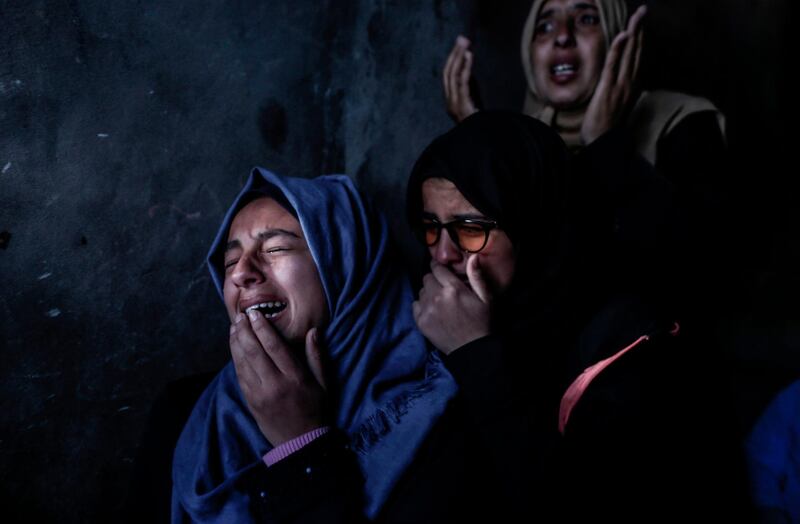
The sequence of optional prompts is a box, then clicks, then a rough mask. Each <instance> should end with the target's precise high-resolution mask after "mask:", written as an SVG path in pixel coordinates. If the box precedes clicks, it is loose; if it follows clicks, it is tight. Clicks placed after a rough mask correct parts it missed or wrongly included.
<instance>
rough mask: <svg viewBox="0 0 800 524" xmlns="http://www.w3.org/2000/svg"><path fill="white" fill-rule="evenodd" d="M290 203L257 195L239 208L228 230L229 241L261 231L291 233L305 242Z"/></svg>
mask: <svg viewBox="0 0 800 524" xmlns="http://www.w3.org/2000/svg"><path fill="white" fill-rule="evenodd" d="M287 206H288V203H284V204H281V203H280V202H279V201H278V200H276V199H275V198H272V197H271V196H268V195H259V194H257V195H255V196H254V198H252V199H250V200H249V201H248V202H246V203H244V204H243V205H240V206H239V210H238V211H237V212H236V214H235V215H234V217H233V220H232V221H231V224H230V227H229V228H228V240H231V239H232V238H234V237H236V236H239V235H242V234H247V233H250V234H253V233H257V232H259V231H270V230H277V231H279V232H280V231H289V232H291V233H292V234H293V235H294V236H297V237H299V238H300V239H302V240H303V241H304V242H305V235H304V234H303V230H302V227H301V225H300V222H299V221H298V219H297V217H296V215H295V214H294V213H292V212H291V211H290V210H292V211H293V209H292V208H291V206H288V209H287Z"/></svg>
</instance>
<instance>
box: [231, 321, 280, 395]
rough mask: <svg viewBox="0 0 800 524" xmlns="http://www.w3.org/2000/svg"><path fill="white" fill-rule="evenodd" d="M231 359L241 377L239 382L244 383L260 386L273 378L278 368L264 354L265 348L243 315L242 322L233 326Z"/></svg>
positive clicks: (238, 375)
mask: <svg viewBox="0 0 800 524" xmlns="http://www.w3.org/2000/svg"><path fill="white" fill-rule="evenodd" d="M229 342H230V349H231V359H232V360H233V365H234V367H235V368H236V375H237V377H239V384H240V385H242V384H243V383H245V384H248V385H251V386H253V387H258V386H260V385H261V384H264V383H268V382H269V381H270V380H273V379H274V377H275V375H276V374H277V373H278V370H277V369H276V368H275V365H274V364H273V363H272V362H271V361H270V360H269V358H268V357H267V356H266V354H264V350H263V349H262V348H261V345H260V344H259V342H258V339H256V337H255V335H254V334H253V333H252V331H251V330H250V329H249V325H248V323H247V320H246V319H244V315H242V320H241V322H238V323H237V324H235V325H233V326H231V335H230V341H229Z"/></svg>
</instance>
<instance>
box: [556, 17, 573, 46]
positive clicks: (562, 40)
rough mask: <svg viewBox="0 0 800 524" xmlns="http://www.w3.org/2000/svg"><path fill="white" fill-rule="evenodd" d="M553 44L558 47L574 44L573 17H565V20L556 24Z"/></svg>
mask: <svg viewBox="0 0 800 524" xmlns="http://www.w3.org/2000/svg"><path fill="white" fill-rule="evenodd" d="M555 42H556V45H557V46H559V47H567V46H571V45H574V44H575V19H574V18H573V17H571V16H570V17H567V18H566V20H560V21H559V22H558V24H556V36H555Z"/></svg>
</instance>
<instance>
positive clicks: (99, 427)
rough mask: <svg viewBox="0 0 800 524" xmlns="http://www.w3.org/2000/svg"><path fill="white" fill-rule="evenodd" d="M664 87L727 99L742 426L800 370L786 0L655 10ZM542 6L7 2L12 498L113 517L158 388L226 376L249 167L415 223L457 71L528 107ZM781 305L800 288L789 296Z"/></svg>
mask: <svg viewBox="0 0 800 524" xmlns="http://www.w3.org/2000/svg"><path fill="white" fill-rule="evenodd" d="M649 5H650V14H649V17H648V20H647V25H646V28H647V48H646V52H645V56H644V66H643V67H644V83H645V85H652V86H660V87H667V88H673V89H679V90H683V91H687V92H690V93H695V94H700V95H703V96H707V97H709V98H711V99H712V100H713V101H714V102H715V103H717V104H718V105H719V106H720V107H721V108H722V109H723V110H724V111H725V112H726V114H727V117H728V124H729V126H728V129H729V142H730V146H731V153H732V158H733V162H732V165H733V166H734V167H733V169H732V171H731V173H730V183H731V187H730V189H731V191H733V192H734V193H735V194H736V195H737V198H738V199H739V202H740V205H739V209H740V210H741V218H742V220H741V222H742V224H741V225H737V227H741V228H742V231H741V242H742V249H741V251H740V253H741V260H737V261H735V263H736V264H737V265H740V266H741V268H742V270H741V275H742V278H741V281H737V282H735V283H732V285H733V286H735V289H736V293H735V296H736V297H737V300H738V302H737V304H736V305H735V306H736V307H735V310H736V312H737V316H736V318H735V319H731V321H730V326H729V328H730V329H729V330H728V332H729V335H730V344H731V352H732V355H734V356H735V360H736V362H738V363H739V364H740V365H741V368H742V369H743V370H747V372H746V373H744V372H743V373H744V375H746V376H745V378H744V379H743V383H745V384H748V385H750V386H752V388H751V389H747V390H746V392H745V393H743V394H742V399H741V402H742V406H743V407H742V413H743V414H742V417H743V420H748V419H749V417H750V416H751V412H755V410H756V409H757V408H758V407H759V406H760V405H761V404H762V403H763V400H764V399H765V398H766V397H768V396H769V395H770V394H771V393H772V392H774V390H775V389H776V388H777V387H778V385H779V384H782V383H783V382H785V380H788V378H791V376H797V375H800V364H799V363H798V361H799V360H800V359H799V358H798V357H797V354H798V348H800V336H798V335H799V333H798V331H799V330H798V329H797V325H798V322H797V320H796V319H797V315H796V313H797V309H798V308H797V305H796V302H797V301H796V299H795V298H794V297H795V296H796V294H795V293H794V291H793V290H797V289H799V288H800V285H799V284H798V281H799V280H800V279H798V276H797V269H796V268H797V265H796V262H797V260H798V256H797V254H798V247H797V241H796V240H795V238H796V229H795V228H794V224H795V221H794V220H793V215H792V213H793V208H794V206H793V205H792V204H793V202H792V200H793V197H792V192H791V191H790V189H791V188H790V187H789V184H787V183H785V178H786V174H785V173H786V171H785V170H783V169H782V168H781V167H780V166H781V165H782V163H783V162H784V161H785V160H787V159H788V158H789V155H790V152H791V145H790V143H789V134H790V125H789V123H790V122H791V121H792V119H790V118H789V116H788V111H789V110H790V109H792V110H793V109H794V102H793V101H791V102H790V99H789V96H790V95H789V93H792V92H794V89H792V88H791V87H790V84H789V76H790V73H789V67H790V66H789V65H790V64H793V63H794V62H796V60H793V59H790V58H789V56H788V50H787V42H788V39H789V30H790V28H789V24H790V22H791V17H790V16H789V8H788V6H789V1H788V0H785V1H783V2H778V1H775V2H763V1H761V2H752V1H746V0H704V1H697V0H683V1H677V0H672V1H670V0H658V1H654V2H650V3H649ZM528 6H529V2H528V1H519V0H516V1H509V2H489V1H477V0H473V1H470V0H462V1H460V2H446V1H444V0H429V1H422V0H403V1H399V0H393V1H392V0H385V1H379V0H373V1H367V0H352V1H349V2H345V1H340V2H335V1H332V0H314V1H308V0H294V1H291V2H289V1H285V2H278V1H255V0H237V1H234V0H229V1H215V2H211V1H205V2H194V3H186V2H176V1H173V0H162V1H159V2H156V1H145V0H133V1H126V2H121V1H118V0H107V1H104V2H100V1H97V0H49V1H36V0H34V1H27V2H23V1H20V0H16V1H7V0H3V1H2V2H0V24H1V25H0V27H2V30H1V31H0V504H2V507H3V508H4V511H3V514H4V516H3V519H2V520H3V521H4V522H17V521H25V522H33V521H59V522H109V521H111V520H112V519H114V518H115V515H116V512H117V511H118V510H119V508H120V507H121V504H122V501H123V499H124V496H125V494H126V490H127V482H128V480H129V477H130V473H131V469H132V460H133V456H134V454H135V448H136V444H137V442H138V439H139V437H140V432H141V429H142V424H143V422H144V420H145V418H146V416H147V412H148V410H149V407H150V403H151V402H152V400H153V398H154V397H155V396H156V395H157V394H158V392H159V391H160V390H161V389H162V388H163V386H164V385H165V384H166V383H167V382H169V381H170V380H174V379H176V378H179V377H181V376H184V375H187V374H190V373H195V372H199V371H208V370H213V369H216V368H218V367H220V366H221V365H222V364H224V362H225V361H226V360H227V358H228V349H227V344H226V339H227V319H226V316H225V313H224V310H223V308H222V306H221V304H220V303H219V299H218V297H217V296H216V293H215V292H214V290H213V286H212V284H211V282H210V279H209V278H208V276H207V273H206V270H205V267H204V262H203V259H204V256H205V253H206V249H207V247H208V246H209V244H210V242H211V240H212V238H213V236H214V234H215V232H216V228H217V226H218V224H219V222H220V220H221V217H222V214H223V213H224V211H225V209H226V208H227V205H228V203H229V202H230V201H231V199H232V198H233V196H234V195H235V194H236V193H237V192H238V189H239V186H240V184H241V183H242V182H243V181H244V179H245V178H246V176H247V174H248V172H249V169H250V168H251V167H252V166H253V165H262V166H264V167H267V168H269V169H271V170H273V171H276V172H278V173H281V174H286V175H296V176H315V175H318V174H324V173H330V172H344V173H347V174H349V175H351V176H353V177H354V178H355V179H356V180H357V182H358V183H359V185H360V186H361V187H362V188H363V189H364V190H366V191H367V192H368V193H370V194H372V195H374V196H375V198H376V199H377V200H378V202H379V204H380V205H381V206H382V207H383V208H384V210H385V211H386V212H387V213H388V214H389V216H390V220H391V222H392V225H393V228H394V230H395V231H396V233H397V234H398V236H399V240H400V242H401V243H403V244H404V245H406V246H410V245H411V243H412V240H411V239H410V238H409V235H408V233H406V232H405V230H404V228H405V222H404V220H405V215H404V202H403V200H404V192H405V179H406V176H407V174H408V172H409V170H410V168H411V166H412V164H413V162H414V160H415V159H416V156H417V155H418V154H419V153H420V152H421V150H422V148H423V147H424V146H425V145H426V144H427V143H428V142H429V141H430V140H431V139H432V138H433V137H434V136H435V135H437V134H439V133H441V132H443V131H445V130H446V129H448V128H449V126H450V125H451V122H450V120H449V118H448V117H447V115H446V114H445V113H444V109H443V107H444V104H443V97H442V93H441V84H440V72H441V68H442V66H443V64H444V61H445V59H446V57H447V54H448V52H449V50H450V48H451V46H452V43H453V40H454V38H455V36H456V35H457V34H458V33H459V32H466V33H467V34H469V35H470V36H471V37H472V38H473V41H474V46H475V53H476V58H475V61H476V66H475V75H476V81H477V84H478V86H479V89H480V95H481V99H482V101H483V104H484V106H485V107H492V108H508V109H518V108H520V107H521V103H522V99H523V94H524V81H523V79H522V69H521V67H520V65H519V34H520V32H521V28H522V24H523V22H524V17H525V15H526V14H527V10H528ZM787 304H795V305H794V309H787V307H786V305H787Z"/></svg>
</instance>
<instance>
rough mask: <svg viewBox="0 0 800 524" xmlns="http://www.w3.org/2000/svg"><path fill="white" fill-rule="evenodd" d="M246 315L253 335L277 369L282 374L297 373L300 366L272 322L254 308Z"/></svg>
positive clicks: (292, 374)
mask: <svg viewBox="0 0 800 524" xmlns="http://www.w3.org/2000/svg"><path fill="white" fill-rule="evenodd" d="M247 317H248V319H249V320H250V327H251V328H252V331H253V333H254V334H255V337H256V338H257V340H258V342H259V344H260V345H261V347H262V348H263V349H264V354H265V355H266V356H267V357H268V358H269V359H270V360H271V361H272V363H273V364H274V365H275V367H276V368H277V370H278V371H279V372H280V373H282V374H284V375H290V376H295V375H297V373H298V372H299V371H300V369H301V368H300V367H299V366H298V363H297V360H296V358H295V356H294V355H293V354H292V352H291V350H290V349H289V346H288V345H287V344H286V342H285V341H284V340H283V338H281V336H280V335H279V334H278V332H277V331H275V328H274V327H272V324H270V323H269V322H268V321H267V319H266V318H264V315H262V314H261V313H259V312H258V311H255V310H253V311H250V312H249V313H248V314H247Z"/></svg>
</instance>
